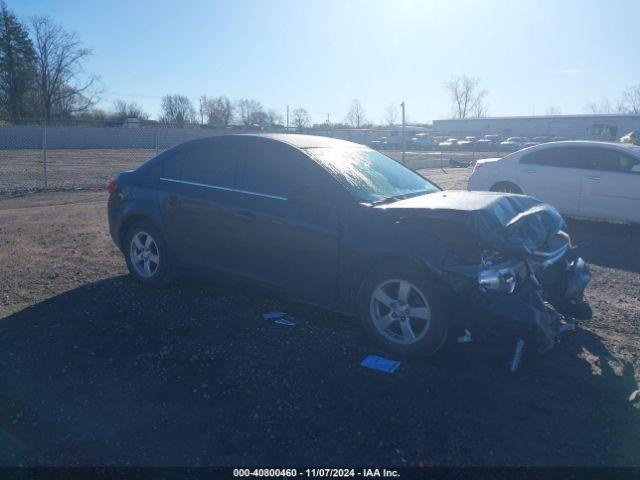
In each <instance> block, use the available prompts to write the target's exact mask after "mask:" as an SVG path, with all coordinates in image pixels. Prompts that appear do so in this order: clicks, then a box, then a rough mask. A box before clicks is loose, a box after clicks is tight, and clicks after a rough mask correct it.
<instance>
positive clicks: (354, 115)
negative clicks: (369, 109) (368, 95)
mask: <svg viewBox="0 0 640 480" xmlns="http://www.w3.org/2000/svg"><path fill="white" fill-rule="evenodd" d="M365 115H366V112H365V110H364V108H363V107H362V103H360V100H358V99H356V100H354V101H353V102H351V107H349V111H348V112H347V118H346V121H347V123H348V124H349V125H351V126H352V127H354V128H360V127H361V126H362V125H364V124H365V123H367V119H366V117H365Z"/></svg>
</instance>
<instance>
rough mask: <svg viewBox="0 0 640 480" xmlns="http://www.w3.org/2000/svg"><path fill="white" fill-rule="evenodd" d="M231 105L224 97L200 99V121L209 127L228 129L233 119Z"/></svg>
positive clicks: (203, 97)
mask: <svg viewBox="0 0 640 480" xmlns="http://www.w3.org/2000/svg"><path fill="white" fill-rule="evenodd" d="M233 110H234V109H233V104H232V103H231V100H229V99H228V98H227V97H225V96H221V97H207V96H206V95H202V96H201V97H200V120H201V122H202V123H207V124H209V125H224V126H225V127H228V126H229V124H230V123H231V120H232V118H233Z"/></svg>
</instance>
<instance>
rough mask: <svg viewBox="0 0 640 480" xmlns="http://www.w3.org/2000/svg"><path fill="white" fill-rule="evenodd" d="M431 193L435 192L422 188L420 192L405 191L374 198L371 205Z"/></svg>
mask: <svg viewBox="0 0 640 480" xmlns="http://www.w3.org/2000/svg"><path fill="white" fill-rule="evenodd" d="M429 193H433V192H429V191H425V190H422V191H420V192H412V193H405V194H403V195H393V196H392V197H385V198H382V199H380V200H374V201H373V202H371V205H384V204H386V203H393V202H397V201H398V200H405V199H407V198H411V197H419V196H420V195H428V194H429Z"/></svg>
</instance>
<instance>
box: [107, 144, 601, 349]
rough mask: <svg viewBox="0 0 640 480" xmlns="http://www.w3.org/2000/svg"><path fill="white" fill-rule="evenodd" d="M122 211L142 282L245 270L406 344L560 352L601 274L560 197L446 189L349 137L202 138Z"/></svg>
mask: <svg viewBox="0 0 640 480" xmlns="http://www.w3.org/2000/svg"><path fill="white" fill-rule="evenodd" d="M108 208H109V227H110V232H111V235H112V237H113V240H114V242H115V243H116V244H117V245H118V247H119V248H120V250H121V251H122V252H123V254H124V256H125V258H126V262H127V266H128V267H129V270H130V272H131V273H132V275H133V276H134V277H136V278H137V279H138V280H139V281H141V282H143V283H145V284H148V285H151V286H159V285H161V284H163V283H166V281H167V280H168V279H169V278H171V277H172V276H174V275H175V274H176V273H177V272H178V271H179V270H180V269H181V267H182V266H187V265H188V266H197V267H200V268H204V269H208V270H212V271H216V272H218V273H222V274H223V275H224V276H229V277H233V278H242V279H244V280H246V281H249V282H252V283H255V284H258V285H264V286H266V287H268V288H270V289H272V290H275V291H277V292H278V293H279V294H281V295H285V296H287V297H290V298H293V299H297V300H300V301H302V302H306V303H311V304H315V305H319V306H321V307H324V308H327V309H331V310H335V311H339V312H343V313H346V314H350V315H358V316H359V317H360V318H361V319H362V321H363V323H364V325H365V327H366V328H367V330H368V331H369V332H371V333H372V334H373V336H374V338H376V339H377V340H378V341H379V342H380V343H381V344H382V345H383V346H384V347H385V348H387V349H389V350H391V351H393V352H395V353H397V354H403V355H428V354H432V353H434V352H435V351H437V350H438V349H439V348H440V347H441V346H442V345H443V344H444V343H445V340H446V339H447V336H448V334H449V336H453V337H455V336H457V335H458V333H459V332H462V333H463V334H464V335H473V336H474V338H484V337H494V336H495V332H501V335H504V336H505V337H507V338H510V339H512V340H514V339H515V340H518V341H524V340H526V341H527V342H530V343H531V344H532V345H535V346H536V348H537V349H538V350H545V349H547V348H549V347H550V346H551V345H553V342H554V340H555V338H556V337H557V336H558V334H559V333H560V332H562V331H564V330H566V329H567V325H569V324H570V323H571V322H572V321H573V319H574V317H580V316H582V317H584V316H588V315H589V314H590V310H589V309H588V305H586V303H584V300H583V299H582V291H583V289H584V287H585V286H586V284H587V282H588V280H589V276H588V271H587V269H586V266H585V264H584V262H583V261H582V260H581V259H580V258H578V257H577V255H576V254H575V249H574V248H573V246H572V245H571V242H570V240H569V236H568V235H567V233H566V232H565V230H566V227H565V225H564V222H563V220H562V217H561V216H560V215H559V214H558V213H557V211H555V209H553V208H552V207H549V206H548V205H545V204H542V203H541V202H539V201H537V200H535V199H533V198H531V197H527V196H524V195H511V194H502V193H494V192H466V191H442V190H441V189H440V188H439V187H437V186H436V185H434V184H433V183H432V182H430V181H428V180H427V179H425V178H423V177H422V176H420V175H419V174H417V173H415V172H414V171H412V170H410V169H408V168H406V167H405V166H403V165H402V164H400V163H398V162H396V161H394V160H392V159H391V158H389V157H387V156H385V155H383V154H381V153H380V152H377V151H374V150H372V149H370V148H368V147H365V146H362V145H358V144H355V143H351V142H346V141H342V140H336V139H331V138H326V137H317V136H308V135H225V136H217V137H211V138H206V139H201V140H195V141H192V142H187V143H184V144H182V145H179V146H177V147H175V148H172V149H170V150H168V151H166V152H164V153H162V154H160V155H158V156H157V157H155V158H153V159H151V160H149V161H148V162H146V163H145V164H143V165H142V166H140V167H139V168H138V169H137V170H135V171H131V172H125V173H122V174H120V175H119V176H118V177H117V179H116V180H115V181H114V182H112V184H111V185H110V198H109V207H108ZM551 305H553V306H551ZM452 333H453V335H451V334H452Z"/></svg>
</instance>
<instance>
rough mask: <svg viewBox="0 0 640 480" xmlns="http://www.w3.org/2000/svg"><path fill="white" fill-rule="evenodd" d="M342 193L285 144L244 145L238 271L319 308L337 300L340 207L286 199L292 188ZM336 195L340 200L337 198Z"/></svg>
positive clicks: (259, 141) (257, 141) (256, 141)
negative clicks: (316, 187) (309, 187)
mask: <svg viewBox="0 0 640 480" xmlns="http://www.w3.org/2000/svg"><path fill="white" fill-rule="evenodd" d="M307 185H324V186H326V187H327V188H329V189H335V190H336V191H337V190H338V189H339V188H340V187H339V186H338V185H337V184H336V182H335V181H334V180H333V179H332V178H331V177H329V175H328V174H327V173H326V172H325V171H324V170H323V169H322V168H321V167H319V166H318V165H317V164H315V162H313V160H311V159H310V158H309V157H307V156H306V155H304V154H303V153H301V152H300V151H298V150H296V149H295V148H293V147H291V146H288V145H286V144H284V143H280V142H275V141H271V140H268V139H264V138H259V137H248V138H246V141H245V142H243V147H242V150H241V152H240V155H239V164H238V181H237V188H238V194H239V196H240V198H241V205H242V207H241V211H240V212H239V217H240V220H239V222H238V223H239V227H238V229H239V235H238V242H239V243H238V245H239V247H238V248H239V249H240V250H241V251H242V255H241V258H240V268H241V269H242V271H243V272H244V273H246V274H247V275H248V276H249V277H251V278H253V279H256V280H259V281H262V282H266V283H270V284H273V285H276V286H278V287H281V288H284V289H286V290H288V291H290V292H291V293H293V294H294V295H296V296H297V297H299V298H303V299H306V300H308V301H311V302H314V303H317V304H323V305H327V304H331V302H333V301H334V300H335V293H336V284H337V268H338V249H339V237H340V226H339V220H338V214H339V212H338V206H337V203H338V202H337V201H336V206H335V207H320V208H318V207H315V206H311V205H300V204H296V203H293V202H289V201H288V200H287V195H288V193H289V192H290V191H291V189H292V188H294V187H299V186H307ZM337 197H338V196H337V195H336V197H335V198H337Z"/></svg>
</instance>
